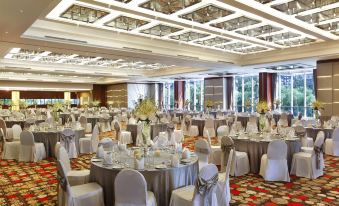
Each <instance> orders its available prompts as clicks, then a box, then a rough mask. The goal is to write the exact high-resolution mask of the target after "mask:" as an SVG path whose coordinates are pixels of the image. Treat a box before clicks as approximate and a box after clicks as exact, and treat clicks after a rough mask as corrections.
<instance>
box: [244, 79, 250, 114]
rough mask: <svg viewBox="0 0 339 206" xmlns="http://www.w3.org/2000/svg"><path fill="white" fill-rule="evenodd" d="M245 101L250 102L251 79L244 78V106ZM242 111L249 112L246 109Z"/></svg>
mask: <svg viewBox="0 0 339 206" xmlns="http://www.w3.org/2000/svg"><path fill="white" fill-rule="evenodd" d="M246 101H250V102H252V77H244V106H245V103H246ZM249 109H250V108H249ZM244 111H246V112H250V110H247V108H246V107H245V108H244Z"/></svg>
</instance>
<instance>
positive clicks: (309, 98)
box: [306, 73, 315, 117]
mask: <svg viewBox="0 0 339 206" xmlns="http://www.w3.org/2000/svg"><path fill="white" fill-rule="evenodd" d="M314 92H315V91H314V81H313V74H312V73H309V74H306V116H307V117H312V116H313V110H312V108H311V107H310V105H311V104H312V102H313V101H314V100H315V96H314Z"/></svg>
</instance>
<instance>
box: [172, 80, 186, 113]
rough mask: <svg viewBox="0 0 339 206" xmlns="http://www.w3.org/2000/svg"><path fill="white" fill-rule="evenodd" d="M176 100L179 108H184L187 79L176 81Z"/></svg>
mask: <svg viewBox="0 0 339 206" xmlns="http://www.w3.org/2000/svg"><path fill="white" fill-rule="evenodd" d="M174 102H177V103H178V105H177V107H178V109H183V108H184V102H185V81H174Z"/></svg>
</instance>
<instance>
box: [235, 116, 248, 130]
mask: <svg viewBox="0 0 339 206" xmlns="http://www.w3.org/2000/svg"><path fill="white" fill-rule="evenodd" d="M249 118H250V117H249V116H238V117H237V121H240V122H241V126H242V127H243V128H246V126H247V122H248V121H249Z"/></svg>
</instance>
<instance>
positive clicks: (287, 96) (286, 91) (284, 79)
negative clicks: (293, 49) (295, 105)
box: [280, 75, 291, 112]
mask: <svg viewBox="0 0 339 206" xmlns="http://www.w3.org/2000/svg"><path fill="white" fill-rule="evenodd" d="M280 78H281V110H282V111H287V112H289V111H291V110H290V109H291V76H290V75H281V76H280Z"/></svg>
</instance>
